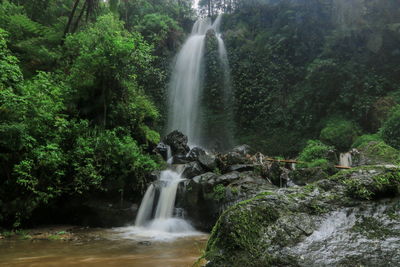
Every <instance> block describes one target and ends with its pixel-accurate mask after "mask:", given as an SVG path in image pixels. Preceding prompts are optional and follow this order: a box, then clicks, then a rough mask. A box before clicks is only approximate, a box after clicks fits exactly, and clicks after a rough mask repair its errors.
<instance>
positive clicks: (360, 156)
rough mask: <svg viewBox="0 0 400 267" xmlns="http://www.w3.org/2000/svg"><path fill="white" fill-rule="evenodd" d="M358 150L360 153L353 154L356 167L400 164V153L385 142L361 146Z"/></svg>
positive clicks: (368, 143)
mask: <svg viewBox="0 0 400 267" xmlns="http://www.w3.org/2000/svg"><path fill="white" fill-rule="evenodd" d="M357 150H358V153H352V161H353V164H354V165H355V166H362V165H376V164H399V163H400V151H399V150H397V149H395V148H393V147H391V146H389V145H388V144H386V143H385V142H383V141H371V142H367V143H364V144H361V145H360V146H359V147H357Z"/></svg>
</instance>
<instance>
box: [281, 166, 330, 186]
mask: <svg viewBox="0 0 400 267" xmlns="http://www.w3.org/2000/svg"><path fill="white" fill-rule="evenodd" d="M288 176H289V179H290V181H291V182H293V183H294V184H295V185H300V186H304V185H307V184H311V183H314V182H316V181H319V180H322V179H326V178H328V176H329V173H328V172H327V171H326V170H325V169H324V168H320V167H315V168H304V169H296V170H294V171H291V172H290V173H289V175H288Z"/></svg>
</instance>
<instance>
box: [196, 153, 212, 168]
mask: <svg viewBox="0 0 400 267" xmlns="http://www.w3.org/2000/svg"><path fill="white" fill-rule="evenodd" d="M197 160H198V162H199V163H200V164H201V166H203V167H204V168H205V169H206V170H208V171H213V170H215V169H216V168H217V161H216V157H215V156H214V155H208V154H201V155H199V157H198V159H197Z"/></svg>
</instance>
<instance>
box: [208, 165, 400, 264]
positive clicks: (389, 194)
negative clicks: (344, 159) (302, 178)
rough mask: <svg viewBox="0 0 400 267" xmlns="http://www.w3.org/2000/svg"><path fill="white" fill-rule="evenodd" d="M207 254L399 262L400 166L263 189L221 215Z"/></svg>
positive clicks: (233, 258)
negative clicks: (303, 183)
mask: <svg viewBox="0 0 400 267" xmlns="http://www.w3.org/2000/svg"><path fill="white" fill-rule="evenodd" d="M238 181H241V180H238ZM205 257H206V259H207V260H208V261H209V262H208V264H207V266H399V265H400V169H399V168H397V167H385V166H368V167H359V168H355V169H351V170H346V171H341V172H339V173H337V174H335V175H333V176H330V177H326V178H323V179H320V180H318V181H316V182H314V183H310V184H308V185H307V186H304V187H299V186H295V187H291V188H277V187H275V188H271V189H269V190H265V191H264V192H262V193H259V194H257V196H255V197H253V198H251V199H248V200H245V201H242V202H239V203H237V204H234V205H232V206H230V207H229V208H228V209H227V210H226V211H225V212H224V213H223V214H222V215H221V217H220V218H219V220H218V222H217V223H216V225H215V227H214V229H213V231H212V234H211V237H210V240H209V242H208V245H207V249H206V254H205Z"/></svg>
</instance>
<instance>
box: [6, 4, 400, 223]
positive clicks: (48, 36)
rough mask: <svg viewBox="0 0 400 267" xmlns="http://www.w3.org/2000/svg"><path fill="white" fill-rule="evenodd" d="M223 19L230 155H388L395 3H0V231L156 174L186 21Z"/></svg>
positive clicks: (135, 186)
mask: <svg viewBox="0 0 400 267" xmlns="http://www.w3.org/2000/svg"><path fill="white" fill-rule="evenodd" d="M221 12H223V13H224V15H223V20H222V26H221V32H222V37H223V39H224V40H225V44H226V47H227V51H228V58H229V64H230V69H231V84H232V89H233V92H234V98H233V99H234V102H233V104H232V109H233V112H232V113H233V121H234V127H232V131H233V134H232V135H233V136H234V140H235V143H236V144H242V143H246V144H249V145H250V146H252V147H255V148H257V149H258V150H260V151H262V152H264V153H266V154H268V155H271V156H284V157H297V156H298V155H300V158H302V159H304V160H309V161H310V162H311V163H315V162H316V163H315V164H317V163H318V162H321V159H322V161H324V160H326V159H325V158H324V156H321V155H322V154H324V153H325V152H326V151H327V150H336V151H338V152H345V151H347V150H349V149H350V148H352V147H357V146H359V145H361V144H363V143H365V142H367V141H376V142H385V143H386V144H385V145H390V146H391V148H390V149H400V140H399V136H400V133H399V129H400V125H399V122H400V113H399V104H400V64H399V63H400V47H399V43H400V3H399V1H397V0H387V1H380V0H298V1H293V0H200V1H199V9H198V10H194V9H193V8H192V1H190V0H169V1H165V0H120V1H118V0H109V1H100V0H66V1H61V0H31V1H19V0H2V1H1V2H0V226H5V227H19V226H21V225H26V224H27V222H28V221H29V219H30V218H33V217H35V216H37V215H36V212H37V211H38V210H41V209H44V208H48V209H49V210H57V209H62V208H63V207H64V206H63V203H67V202H68V201H70V200H73V199H78V200H79V201H81V200H82V201H84V200H87V199H90V198H94V197H98V198H110V199H119V198H121V199H123V198H129V199H130V200H132V201H138V200H140V198H141V196H142V194H143V191H144V190H145V188H146V185H147V184H148V182H149V181H150V179H151V178H150V177H149V174H150V172H151V171H153V170H157V169H160V168H162V166H163V164H164V163H163V161H162V160H161V159H160V157H159V156H157V155H155V154H154V153H152V151H153V149H154V147H155V146H156V144H157V143H158V142H159V141H160V138H161V137H162V136H163V135H164V134H165V132H164V128H165V127H164V126H165V121H166V116H167V106H166V105H167V88H168V82H169V76H170V71H171V62H173V59H174V55H175V54H176V53H177V51H178V49H179V48H180V46H181V44H182V41H184V40H185V38H186V37H187V36H188V34H189V33H190V29H191V26H192V24H193V22H194V20H195V19H196V15H197V13H199V14H200V15H201V16H210V17H212V18H213V19H215V17H216V15H217V14H218V13H221ZM215 53H216V51H214V54H215ZM208 55H213V53H212V52H210V53H208ZM213 77H214V78H215V77H218V75H214V76H213ZM205 85H206V86H209V87H210V88H211V89H215V88H216V87H218V83H217V82H215V83H214V82H213V81H211V80H210V81H206V82H205ZM210 88H208V89H210ZM211 89H210V90H211ZM205 90H206V91H207V88H205ZM210 101H211V100H210ZM207 108H208V109H209V110H207V112H206V113H207V114H211V115H210V116H211V117H212V116H215V118H214V117H213V118H211V119H210V120H213V119H214V121H218V119H220V118H218V115H219V114H218V112H216V110H212V109H213V105H211V104H210V105H208V106H207ZM310 140H311V141H310ZM304 148H305V149H304ZM324 155H325V154H324Z"/></svg>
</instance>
